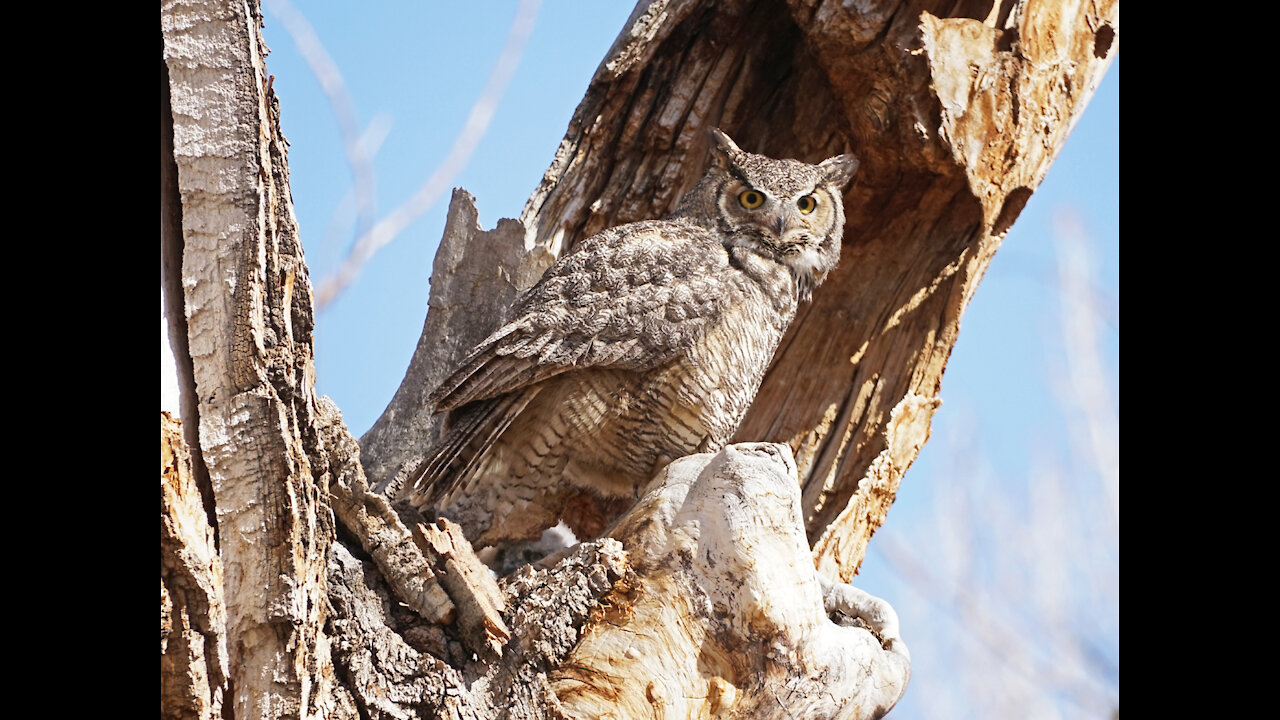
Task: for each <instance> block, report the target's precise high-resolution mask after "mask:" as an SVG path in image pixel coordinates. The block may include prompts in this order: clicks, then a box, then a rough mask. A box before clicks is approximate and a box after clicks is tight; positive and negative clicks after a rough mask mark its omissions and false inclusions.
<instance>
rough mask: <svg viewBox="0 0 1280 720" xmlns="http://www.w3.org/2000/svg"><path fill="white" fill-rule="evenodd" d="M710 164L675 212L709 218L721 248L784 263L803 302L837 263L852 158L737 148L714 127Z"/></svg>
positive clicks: (695, 218) (692, 217) (855, 167)
mask: <svg viewBox="0 0 1280 720" xmlns="http://www.w3.org/2000/svg"><path fill="white" fill-rule="evenodd" d="M711 140H712V164H711V167H710V168H708V170H707V174H706V175H705V176H704V177H703V178H702V180H701V181H700V182H699V183H698V185H697V187H695V188H694V189H693V190H691V191H690V192H689V195H688V196H686V197H685V199H684V200H683V201H682V202H681V205H680V209H679V210H677V212H676V216H680V217H684V218H686V219H689V220H693V221H694V222H699V223H700V224H704V225H710V224H711V223H714V226H715V227H714V229H715V230H717V231H718V232H719V233H720V234H721V237H722V240H723V241H724V243H725V245H727V246H730V247H732V246H738V247H745V248H748V249H752V250H755V251H757V252H759V253H761V254H764V255H767V256H769V257H772V258H773V259H775V260H776V261H778V262H780V263H782V264H784V265H786V266H787V267H789V268H790V269H791V271H792V274H793V275H794V277H795V279H796V287H797V291H798V293H799V295H800V298H801V299H802V300H807V299H808V297H809V294H810V293H811V292H812V291H813V288H815V287H817V286H818V284H820V283H821V282H822V281H823V280H824V279H825V278H826V276H827V273H828V272H830V271H831V270H832V269H833V268H834V267H835V266H836V263H837V262H838V261H839V260H840V241H841V238H842V237H843V235H844V204H843V202H842V200H841V197H842V195H843V189H844V186H845V185H846V184H848V182H849V180H850V179H852V178H853V175H854V173H856V172H857V171H858V159H857V158H856V157H854V156H853V155H848V154H846V155H837V156H835V157H833V158H829V159H827V160H824V161H822V162H821V163H819V164H817V165H810V164H808V163H803V162H800V161H798V160H775V159H773V158H769V157H765V156H763V155H755V154H753V153H749V152H746V151H744V150H742V149H741V148H739V147H738V146H737V144H736V143H734V142H733V140H731V139H730V138H729V136H728V135H726V134H724V133H723V132H721V131H720V130H718V129H715V130H712V131H711Z"/></svg>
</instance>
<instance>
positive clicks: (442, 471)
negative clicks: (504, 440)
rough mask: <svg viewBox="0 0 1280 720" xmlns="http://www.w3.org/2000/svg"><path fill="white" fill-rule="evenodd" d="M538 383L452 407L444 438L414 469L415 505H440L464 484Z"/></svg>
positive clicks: (538, 388)
mask: <svg viewBox="0 0 1280 720" xmlns="http://www.w3.org/2000/svg"><path fill="white" fill-rule="evenodd" d="M540 389H541V386H539V385H535V386H532V387H527V388H524V389H522V390H519V391H517V392H513V393H508V394H506V395H501V396H499V397H496V398H492V399H489V400H481V401H479V402H473V403H470V404H468V405H465V406H463V407H461V408H458V409H457V410H454V411H453V412H452V413H451V414H450V416H449V420H448V423H449V425H448V430H447V431H446V433H445V437H444V441H443V442H442V443H441V444H440V446H439V447H437V448H436V449H435V450H434V452H433V453H432V454H431V455H430V456H428V457H427V458H426V460H424V461H423V463H422V466H421V467H420V469H419V470H418V471H417V472H416V473H414V476H415V478H416V479H415V480H414V483H413V488H414V490H415V491H416V492H415V493H414V496H415V499H414V505H416V506H418V507H420V508H427V507H441V506H443V505H445V504H447V503H448V501H449V500H450V498H451V497H452V496H453V495H454V494H455V492H456V491H457V490H458V489H460V488H462V487H464V486H465V485H467V483H468V482H469V481H470V480H471V476H472V475H473V474H474V473H475V471H476V468H477V467H478V466H479V465H480V461H481V460H482V459H483V458H484V455H485V453H486V452H488V450H489V448H491V447H493V444H494V443H495V442H497V440H498V438H499V437H501V435H502V433H504V432H506V430H507V428H508V427H510V426H511V422H512V421H513V420H515V419H516V417H517V416H519V415H520V413H521V412H523V411H524V409H525V408H526V407H528V405H529V403H530V402H531V401H532V400H533V399H534V398H535V397H537V395H538V392H539V390H540Z"/></svg>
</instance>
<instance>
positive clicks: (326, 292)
mask: <svg viewBox="0 0 1280 720" xmlns="http://www.w3.org/2000/svg"><path fill="white" fill-rule="evenodd" d="M541 4H542V3H541V0H521V3H520V6H519V8H517V10H516V17H515V19H514V20H513V21H512V22H511V29H510V31H508V33H507V39H506V41H505V42H504V43H503V45H502V52H501V53H499V55H498V60H497V62H496V63H494V66H493V70H492V71H491V72H490V73H489V79H488V80H487V81H486V82H485V85H484V89H483V90H481V92H480V97H478V98H476V102H475V104H474V105H473V106H472V107H471V113H470V114H469V115H468V116H467V121H466V122H465V123H464V124H463V126H462V131H461V132H460V133H458V137H457V138H455V139H454V141H453V147H451V148H450V149H449V154H448V155H447V156H446V157H445V159H444V161H443V162H442V163H440V166H439V167H437V168H436V170H435V172H433V173H432V174H431V177H429V178H427V181H426V182H425V183H423V184H422V186H421V187H420V188H418V191H417V192H416V193H414V194H413V197H411V198H409V200H407V201H406V202H405V203H404V204H403V205H401V206H400V207H398V208H396V209H395V210H394V211H392V212H391V213H390V214H389V215H387V216H386V217H385V218H383V219H382V220H381V221H380V222H378V223H377V224H376V225H374V226H373V228H372V229H370V230H369V232H367V233H364V234H362V235H361V236H360V238H359V239H358V240H357V241H356V243H355V246H354V247H353V248H352V249H351V252H350V253H349V254H348V255H347V257H346V259H344V260H343V262H342V266H341V267H340V268H338V272H337V273H335V274H333V275H330V276H329V277H326V278H325V279H324V280H322V281H321V282H320V283H319V286H318V287H319V289H318V290H317V292H316V306H317V307H318V308H320V309H323V308H324V307H326V306H327V305H328V304H329V303H331V302H333V300H334V299H336V298H337V297H338V295H339V294H341V293H342V291H343V290H344V289H346V287H347V285H350V284H351V282H352V281H354V280H355V278H356V277H357V276H359V274H360V269H361V268H362V267H363V266H364V264H365V263H366V262H368V260H369V259H370V258H372V257H373V255H374V253H376V252H377V251H378V250H380V249H381V248H382V247H383V246H385V245H386V244H387V243H389V242H391V241H392V240H394V239H395V237H396V236H397V235H399V234H400V233H401V232H403V231H404V229H405V228H407V227H408V226H409V225H410V224H411V223H412V222H413V221H414V220H416V219H418V217H420V216H421V215H422V214H423V213H425V212H426V211H427V210H430V209H431V206H432V205H434V204H435V203H436V201H437V200H439V199H440V196H441V195H442V194H443V193H444V192H445V190H447V189H449V187H450V186H451V185H452V184H453V180H454V178H455V177H457V175H458V173H460V172H462V169H463V168H465V167H466V166H467V162H468V161H469V160H470V159H471V154H472V153H473V152H475V149H476V146H478V145H479V144H480V139H481V138H483V137H484V134H485V131H486V130H488V129H489V121H490V120H492V119H493V114H494V111H495V110H496V109H497V107H498V102H499V101H500V100H501V99H502V95H503V93H504V92H505V91H506V88H507V83H508V82H510V80H511V76H512V75H513V74H514V73H515V69H516V67H517V66H518V65H519V64H520V57H521V55H523V54H524V48H525V44H526V42H527V41H528V39H529V35H530V34H531V33H532V32H533V22H534V19H535V18H536V17H537V14H538V8H539V7H540V6H541Z"/></svg>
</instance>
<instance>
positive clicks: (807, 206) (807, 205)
mask: <svg viewBox="0 0 1280 720" xmlns="http://www.w3.org/2000/svg"><path fill="white" fill-rule="evenodd" d="M796 207H798V208H800V212H802V213H804V214H805V215H808V214H809V213H811V212H813V209H814V208H816V207H818V198H816V197H814V196H812V195H805V196H804V197H802V198H800V199H799V200H797V201H796Z"/></svg>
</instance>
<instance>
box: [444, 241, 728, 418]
mask: <svg viewBox="0 0 1280 720" xmlns="http://www.w3.org/2000/svg"><path fill="white" fill-rule="evenodd" d="M736 277H737V275H736V274H735V273H732V272H729V256H728V253H727V252H726V251H725V249H724V246H723V245H722V244H721V243H720V242H719V241H718V240H717V239H716V238H715V237H714V236H713V235H712V234H711V233H710V232H709V231H707V230H706V229H704V228H701V227H698V226H696V225H692V224H689V223H685V222H681V221H665V220H658V221H648V222H640V223H633V224H630V225H623V226H620V227H616V228H612V229H610V230H606V231H604V232H602V233H600V234H598V235H595V236H593V237H591V238H589V239H587V240H585V241H583V242H582V243H581V244H579V245H578V246H577V247H576V248H574V249H573V251H571V252H570V253H569V254H567V255H565V256H564V257H562V258H560V260H558V261H557V262H556V263H555V264H554V265H552V266H551V267H550V268H549V269H548V270H547V272H546V274H544V275H543V277H542V279H541V280H540V281H538V284H537V285H535V286H534V287H533V288H531V289H530V290H529V291H528V293H526V294H525V295H524V296H523V297H522V298H521V299H520V300H519V301H518V302H517V303H516V305H515V307H514V308H513V319H512V320H511V321H510V322H508V323H507V324H506V325H504V326H503V327H502V328H501V329H499V330H498V331H497V332H495V333H494V334H493V335H491V336H489V338H488V339H486V340H485V341H484V342H483V343H481V344H480V345H479V346H478V347H477V348H476V349H475V350H473V351H472V352H471V354H470V355H469V356H468V357H467V359H466V360H464V361H463V363H462V366H461V367H460V368H459V369H458V370H457V371H456V372H454V373H453V375H451V376H449V378H448V379H446V380H445V381H444V382H443V383H441V385H440V387H438V388H436V390H435V391H434V392H432V394H431V395H430V397H429V399H428V401H429V402H434V404H435V406H436V409H437V410H451V409H454V408H458V407H461V406H463V405H466V404H467V403H470V402H474V401H477V400H485V399H488V398H494V397H498V396H500V395H503V394H506V393H510V392H512V391H514V390H517V389H519V388H522V387H527V386H529V385H532V384H534V383H538V382H541V381H543V380H546V379H547V378H550V377H554V376H556V375H558V374H560V373H563V372H565V371H568V370H572V369H576V368H618V369H627V370H636V371H643V370H647V369H649V368H652V367H656V366H658V365H660V364H662V363H664V362H666V361H667V360H670V359H671V358H672V357H675V356H676V355H677V354H678V353H680V352H682V351H684V350H687V349H688V348H689V347H691V346H692V345H693V344H694V343H695V342H697V340H698V339H699V338H701V337H702V336H703V334H705V332H706V331H707V329H708V328H709V327H710V325H711V324H713V323H714V322H715V321H716V320H717V319H718V318H719V317H720V316H721V315H722V314H723V312H724V309H725V308H726V307H727V306H728V304H729V303H731V302H733V300H734V298H735V296H736V295H738V294H739V293H740V292H741V289H740V288H738V287H737V286H736V284H735V283H734V281H733V280H734V279H735V278H736ZM727 285H728V286H730V287H726V286H727Z"/></svg>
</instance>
